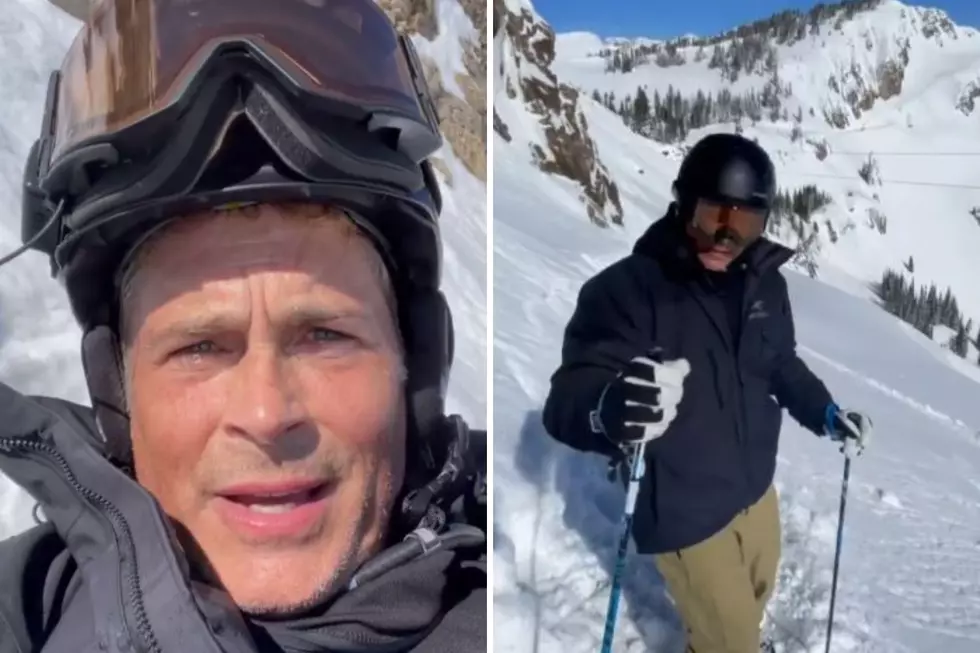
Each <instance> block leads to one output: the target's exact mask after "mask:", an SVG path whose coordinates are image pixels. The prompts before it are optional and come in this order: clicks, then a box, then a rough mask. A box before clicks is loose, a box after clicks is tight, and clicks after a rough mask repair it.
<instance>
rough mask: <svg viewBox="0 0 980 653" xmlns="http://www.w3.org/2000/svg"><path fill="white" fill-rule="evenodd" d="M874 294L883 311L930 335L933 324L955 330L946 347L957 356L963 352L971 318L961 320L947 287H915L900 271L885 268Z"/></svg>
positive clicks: (966, 342) (968, 340) (963, 353)
mask: <svg viewBox="0 0 980 653" xmlns="http://www.w3.org/2000/svg"><path fill="white" fill-rule="evenodd" d="M875 294H877V295H878V298H879V299H881V302H882V307H883V308H884V309H885V310H886V311H888V312H889V313H891V314H892V315H895V316H896V317H898V318H899V319H901V320H903V321H905V322H907V323H909V324H911V325H912V326H913V327H915V328H916V329H918V330H919V331H921V332H922V333H924V334H925V335H926V336H928V337H930V338H931V337H932V329H933V327H934V326H936V325H937V324H941V325H943V326H946V327H949V328H950V329H952V330H953V331H955V333H956V335H955V336H954V337H953V338H952V339H951V340H950V343H949V348H950V350H951V351H952V352H954V353H955V354H957V355H959V356H961V357H965V356H966V355H967V352H968V351H969V348H968V346H967V345H968V344H969V343H970V342H971V332H972V331H973V320H972V319H965V316H964V315H963V314H962V313H961V312H960V309H959V305H958V304H957V301H956V297H954V296H953V292H952V290H950V289H949V288H946V290H945V292H943V293H942V294H940V292H939V289H938V288H937V287H936V284H932V285H930V286H929V287H928V288H926V287H925V286H919V287H918V288H916V287H915V281H914V279H908V280H906V278H905V276H904V275H903V274H901V273H899V272H895V271H894V270H890V269H889V270H885V273H884V274H883V275H882V278H881V281H880V282H879V283H878V284H876V287H875ZM973 342H974V343H975V342H976V340H973Z"/></svg>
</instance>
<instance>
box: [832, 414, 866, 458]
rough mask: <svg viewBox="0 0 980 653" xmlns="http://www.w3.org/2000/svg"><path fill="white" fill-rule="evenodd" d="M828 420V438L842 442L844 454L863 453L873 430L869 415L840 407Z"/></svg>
mask: <svg viewBox="0 0 980 653" xmlns="http://www.w3.org/2000/svg"><path fill="white" fill-rule="evenodd" d="M830 422H831V423H830V425H829V426H830V428H829V429H828V430H829V431H830V438H831V439H832V440H834V441H836V442H843V443H844V449H843V451H844V453H845V454H847V455H851V454H857V455H859V456H860V455H861V454H862V453H864V449H865V447H867V446H868V442H869V441H870V440H871V435H872V433H873V432H874V424H872V423H871V418H870V417H868V416H867V415H865V414H864V413H860V412H858V411H856V410H851V409H849V408H841V409H838V410H836V411H835V412H834V413H833V416H832V418H831V420H830Z"/></svg>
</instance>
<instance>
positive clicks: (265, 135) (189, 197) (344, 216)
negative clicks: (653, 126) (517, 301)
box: [0, 0, 487, 653]
mask: <svg viewBox="0 0 980 653" xmlns="http://www.w3.org/2000/svg"><path fill="white" fill-rule="evenodd" d="M441 142H442V140H441V136H440V133H439V128H438V123H437V121H436V118H435V113H434V111H433V106H432V104H431V100H430V98H429V96H428V90H427V89H426V88H425V82H424V77H423V76H422V71H421V69H420V65H419V60H418V59H417V57H416V54H415V52H414V50H413V48H412V44H411V41H410V40H409V39H408V38H404V37H401V36H399V35H398V34H397V32H396V31H395V30H394V28H393V26H392V24H391V23H390V22H389V20H388V19H387V17H386V16H385V14H384V13H383V12H382V11H381V9H380V8H379V7H378V6H376V5H375V3H374V2H372V1H371V0H336V1H333V2H329V3H322V2H317V3H314V2H299V1H293V0H291V1H288V2H269V1H268V0H207V2H175V1H168V0H146V1H145V2H144V1H142V0H141V1H140V2H131V1H130V0H102V1H101V2H100V3H99V4H98V5H95V6H94V8H93V9H92V12H91V15H90V17H89V19H88V20H87V21H86V23H85V25H84V26H83V27H82V30H81V31H80V33H79V35H78V36H77V38H76V40H75V41H74V43H73V45H72V46H71V48H70V49H69V51H68V53H67V56H66V58H65V60H64V63H63V67H62V68H61V70H60V71H59V72H57V73H55V74H54V75H53V77H52V83H51V84H50V85H49V95H48V101H47V103H46V108H45V115H44V121H43V128H42V133H41V136H40V139H39V140H38V141H37V142H36V143H35V145H34V147H33V148H32V149H31V152H30V156H29V158H28V160H27V162H26V165H25V172H24V195H23V202H24V206H23V225H22V228H23V236H24V240H25V247H26V246H31V247H33V248H35V249H37V250H40V251H41V252H43V253H45V254H47V255H49V256H50V257H51V263H52V267H53V270H54V271H55V272H56V274H57V277H58V278H59V279H60V280H61V281H62V282H63V283H64V285H65V287H66V289H67V295H68V299H69V302H70V305H71V308H72V310H73V312H74V315H75V317H76V318H77V320H78V323H79V325H80V327H81V332H82V342H81V345H82V358H83V363H84V372H85V378H86V380H87V383H88V389H89V392H90V395H91V401H92V406H93V408H92V409H89V408H87V407H84V406H81V405H78V404H73V403H70V402H67V401H62V400H57V399H53V398H49V397H27V396H24V395H22V394H20V393H18V392H16V391H14V390H13V389H11V388H10V387H8V386H6V385H3V384H0V472H2V473H4V474H5V475H7V476H8V477H9V478H11V479H13V480H14V481H15V482H17V483H19V484H20V485H22V486H23V487H24V488H25V489H26V490H27V491H28V492H30V493H31V494H32V495H33V497H34V498H35V499H36V500H37V501H38V503H39V506H40V511H41V514H43V519H42V518H41V516H39V515H36V516H37V518H38V521H39V522H40V523H39V525H38V526H36V527H34V528H32V529H30V530H28V531H26V532H24V533H22V534H20V535H17V536H15V537H13V538H11V539H9V540H7V541H4V542H2V543H0V560H2V561H3V562H2V564H0V652H2V653H13V652H20V651H42V650H43V651H45V653H69V652H71V653H74V652H75V651H95V650H99V651H105V652H107V653H171V652H173V653H177V652H180V653H183V652H185V651H214V652H218V651H224V652H226V653H255V652H262V653H266V652H298V651H304V652H307V653H315V652H318V651H322V652H324V653H326V652H327V651H352V650H355V649H356V650H358V651H365V652H370V651H379V652H380V651H412V652H415V653H439V652H447V653H448V652H450V651H452V652H456V651H462V652H464V653H466V652H476V651H481V652H482V651H485V650H486V627H487V626H486V508H485V498H486V489H485V482H484V478H485V469H486V434H485V433H483V432H478V431H471V430H470V429H469V428H468V427H467V425H466V424H465V422H464V421H463V420H462V419H461V418H459V417H458V416H447V415H446V414H445V412H444V398H445V388H446V380H447V377H448V374H449V370H450V365H451V361H452V357H453V340H452V337H453V331H452V321H451V316H450V313H449V309H448V306H447V304H446V302H445V300H444V297H443V294H442V293H441V291H440V289H439V285H440V274H441V256H442V254H441V244H440V234H439V226H438V216H439V213H440V210H441V199H440V194H439V189H438V186H437V183H436V179H435V177H434V175H433V172H432V169H431V167H430V164H429V163H428V157H429V156H431V155H432V154H433V153H434V152H435V151H436V150H437V149H438V148H439V147H440V146H441ZM45 520H46V521H45Z"/></svg>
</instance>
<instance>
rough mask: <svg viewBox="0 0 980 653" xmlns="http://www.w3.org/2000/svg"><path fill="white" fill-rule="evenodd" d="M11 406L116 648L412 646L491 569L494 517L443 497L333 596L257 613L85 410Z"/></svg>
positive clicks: (26, 481)
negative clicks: (204, 558) (206, 568)
mask: <svg viewBox="0 0 980 653" xmlns="http://www.w3.org/2000/svg"><path fill="white" fill-rule="evenodd" d="M0 418H2V423H3V424H4V428H3V435H0V471H2V472H3V473H4V474H6V475H7V476H9V477H10V478H11V479H12V480H13V481H14V482H16V483H18V484H20V485H21V486H23V487H24V488H25V489H26V490H27V491H28V492H29V493H30V494H31V495H32V496H33V497H34V498H35V499H36V500H37V501H38V502H39V504H40V506H41V508H42V509H43V512H44V515H45V516H46V517H47V519H48V521H49V522H50V526H51V527H53V528H54V529H55V530H56V531H57V533H58V536H59V537H60V539H61V540H62V541H63V542H64V544H65V547H66V548H67V551H68V552H69V554H70V556H71V558H72V559H73V561H74V563H75V564H76V565H77V572H76V574H77V575H78V576H80V577H81V582H82V583H83V584H84V585H85V587H86V589H87V592H86V593H85V594H86V595H87V596H88V597H89V602H90V604H91V609H92V610H93V611H94V613H95V614H94V619H95V622H96V624H97V628H98V630H99V631H101V632H103V633H110V632H114V633H116V634H115V635H114V636H112V637H108V638H107V640H106V641H107V642H108V644H107V646H108V648H106V649H104V650H106V651H111V652H114V653H123V652H127V653H128V652H134V653H135V652H137V651H139V652H140V653H142V652H144V651H146V652H153V653H157V652H162V651H168V652H169V651H192V650H193V651H201V652H202V653H204V652H213V653H218V652H219V651H220V652H225V653H253V652H258V651H269V650H271V651H289V652H292V651H296V652H301V651H302V652H313V651H326V650H330V651H362V652H373V651H378V652H381V651H406V650H411V649H413V648H414V647H415V645H416V644H417V643H418V642H420V641H421V640H423V639H424V638H425V637H426V636H427V635H428V634H429V633H430V632H431V631H432V629H433V628H434V627H435V626H436V625H437V624H438V623H439V622H440V620H441V619H442V618H443V616H444V615H445V614H446V612H447V611H448V610H449V609H451V608H452V607H453V601H447V600H446V597H457V599H458V598H460V597H462V596H463V595H464V594H465V588H461V587H459V584H460V582H461V579H465V580H466V583H469V585H470V586H474V585H473V574H483V575H484V576H485V573H486V570H485V562H484V559H485V555H486V543H485V533H484V532H483V530H481V529H480V528H477V527H474V526H471V525H469V524H467V523H465V521H464V520H456V521H454V519H453V518H451V516H448V517H447V515H446V511H445V510H444V509H443V508H440V507H439V506H440V505H447V504H446V503H443V504H439V503H438V502H437V501H436V500H435V498H433V499H432V500H430V501H429V502H428V510H427V516H426V518H425V519H422V520H421V522H420V523H419V525H418V527H416V528H415V529H414V530H412V531H411V532H409V533H407V534H406V535H405V537H404V539H402V540H401V541H400V542H397V543H395V544H394V545H393V546H391V547H390V548H388V549H386V550H385V551H382V552H381V553H380V554H379V555H377V556H376V557H374V558H373V559H371V560H369V561H367V562H366V563H365V564H364V565H362V566H361V567H360V568H359V569H358V570H357V571H356V572H355V574H354V576H353V578H352V579H351V580H350V582H349V583H348V585H347V586H346V588H343V589H341V590H340V591H338V592H337V593H335V594H334V595H333V596H332V597H330V598H329V599H328V600H326V601H325V602H324V603H323V604H321V605H319V606H317V607H316V608H314V609H312V610H310V611H309V612H308V613H306V614H304V615H302V616H297V617H292V618H288V619H281V620H267V621H265V620H260V619H252V618H250V617H248V616H247V615H243V614H242V613H241V612H240V611H239V610H238V609H237V608H236V607H235V606H234V605H233V603H232V602H231V600H230V597H229V596H228V595H227V594H225V593H224V592H223V591H221V590H220V589H218V588H214V587H210V586H206V585H204V584H203V583H201V582H199V581H198V580H196V575H195V574H192V573H191V569H190V567H189V564H188V562H187V560H186V558H185V557H184V556H183V554H182V553H181V548H180V546H179V545H178V543H177V538H176V534H175V531H174V529H173V527H172V525H171V524H170V521H169V520H168V519H167V518H166V516H165V515H164V513H163V512H162V510H161V508H160V506H159V504H158V503H157V502H156V500H155V499H154V498H153V497H152V496H151V495H150V494H149V493H148V492H147V491H146V490H145V489H143V488H142V487H141V486H140V485H139V484H138V483H136V482H135V481H134V480H133V479H132V478H130V477H129V476H127V475H126V474H125V473H124V472H123V471H122V470H120V469H119V468H117V467H115V466H114V465H113V464H112V463H110V462H109V461H108V460H107V459H106V458H105V457H104V456H103V454H102V452H101V450H100V447H99V442H100V438H99V435H98V427H97V426H96V423H95V420H94V418H93V417H92V414H91V412H90V411H89V410H88V409H86V408H83V407H81V406H75V405H72V404H68V403H67V402H61V401H58V400H52V399H46V398H28V397H25V396H23V395H21V394H19V393H17V392H16V391H14V390H12V389H11V388H9V387H8V386H6V385H3V384H0ZM464 428H465V427H464ZM454 479H458V475H456V477H454ZM443 486H446V484H445V483H444V484H443ZM457 487H458V484H457ZM456 493H457V494H460V492H459V491H458V490H457V492H456ZM450 499H460V500H461V499H462V497H461V496H460V497H450ZM450 503H451V502H450ZM456 503H457V504H458V503H459V501H458V500H457V501H456ZM437 513H441V516H439V515H438V514H437ZM447 522H448V525H446V524H447ZM484 528H485V527H484ZM482 584H483V587H485V578H483V579H482ZM477 585H479V583H477ZM481 609H482V608H481ZM118 633H124V634H126V636H124V637H120V636H118ZM100 645H101V644H100Z"/></svg>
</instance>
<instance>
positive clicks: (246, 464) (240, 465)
mask: <svg viewBox="0 0 980 653" xmlns="http://www.w3.org/2000/svg"><path fill="white" fill-rule="evenodd" d="M225 449H226V450H223V451H220V452H214V453H211V454H209V456H208V461H209V463H210V464H208V465H207V468H206V469H204V470H201V475H200V482H201V487H203V488H206V489H207V490H208V491H209V492H216V491H218V490H220V489H221V488H224V487H228V486H231V485H237V484H240V483H255V482H261V483H278V482H286V481H292V480H296V479H307V480H317V481H321V482H324V483H334V482H336V481H338V480H340V479H342V478H344V477H345V476H346V475H347V472H348V470H349V469H350V468H351V466H352V463H353V460H352V457H351V456H349V455H347V454H345V453H344V452H343V451H341V450H340V449H334V448H331V449H327V450H317V451H314V452H311V453H310V454H309V455H306V456H303V457H296V456H282V455H277V454H278V453H279V452H277V451H276V449H277V447H275V446H271V445H270V446H260V445H255V444H254V443H252V446H242V447H234V449H235V450H234V451H231V450H230V449H231V448H227V447H226V448H225Z"/></svg>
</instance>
